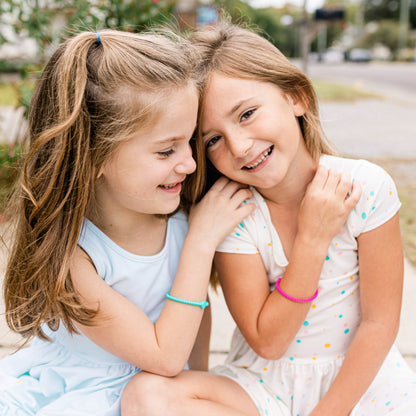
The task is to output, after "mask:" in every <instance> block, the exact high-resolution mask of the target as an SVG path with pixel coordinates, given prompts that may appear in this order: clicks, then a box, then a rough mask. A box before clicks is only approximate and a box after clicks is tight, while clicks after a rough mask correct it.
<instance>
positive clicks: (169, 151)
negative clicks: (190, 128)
mask: <svg viewBox="0 0 416 416" xmlns="http://www.w3.org/2000/svg"><path fill="white" fill-rule="evenodd" d="M174 152H175V151H174V150H173V149H169V150H165V151H163V152H157V154H158V155H160V156H163V157H168V156H170V155H172V154H173V153H174Z"/></svg>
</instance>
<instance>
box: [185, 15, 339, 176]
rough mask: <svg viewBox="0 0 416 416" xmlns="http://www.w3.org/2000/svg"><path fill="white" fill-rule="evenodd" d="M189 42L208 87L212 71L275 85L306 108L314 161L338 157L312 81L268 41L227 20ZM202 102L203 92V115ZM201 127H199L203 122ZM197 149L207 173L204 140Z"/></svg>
mask: <svg viewBox="0 0 416 416" xmlns="http://www.w3.org/2000/svg"><path fill="white" fill-rule="evenodd" d="M190 40H191V42H192V43H193V45H194V46H195V47H196V48H197V50H198V53H199V56H200V59H199V63H198V68H197V70H198V72H199V77H200V80H201V82H202V83H203V84H204V85H205V86H206V85H207V84H208V83H209V79H210V76H211V75H212V73H213V72H217V73H220V74H223V75H226V76H229V77H233V78H242V79H252V80H256V81H262V82H269V83H272V84H274V85H276V86H277V87H279V88H280V89H281V90H282V91H283V92H284V93H285V94H287V95H289V96H291V97H292V98H294V99H296V100H300V101H301V102H302V103H303V104H304V105H305V108H307V110H306V112H305V114H304V115H303V116H301V117H298V120H299V124H300V127H301V130H302V133H303V138H304V140H305V144H306V148H307V149H308V151H309V152H310V154H311V155H312V157H313V158H314V160H316V161H318V159H319V156H320V155H321V154H323V153H324V154H335V150H334V148H333V147H332V145H331V144H330V143H329V142H328V140H327V138H326V136H325V134H324V132H323V130H322V126H321V122H320V119H319V108H318V99H317V96H316V93H315V91H314V88H313V86H312V84H311V82H310V80H309V79H308V77H307V76H306V75H305V74H304V73H303V72H302V71H301V70H299V69H298V68H297V67H296V66H295V65H294V64H292V63H291V62H290V61H289V60H288V59H287V58H286V57H285V56H284V55H283V54H282V53H281V52H280V51H279V50H278V49H277V48H276V47H275V46H274V45H273V44H272V43H270V42H269V41H268V40H267V39H265V38H264V37H262V36H260V35H258V34H257V33H255V32H253V31H252V30H249V29H246V28H244V27H242V26H237V25H233V24H231V23H230V22H229V19H227V18H226V17H225V18H222V19H221V20H220V21H219V22H218V23H217V24H215V25H210V26H204V27H201V28H200V29H198V30H196V31H195V32H194V33H192V35H191V37H190ZM203 103H204V95H203V93H202V95H201V100H200V111H199V113H200V116H201V109H202V108H203ZM200 116H199V117H198V119H199V120H200ZM198 124H199V126H200V123H198ZM196 147H197V149H196V151H197V158H198V159H197V160H198V163H197V168H198V169H200V170H201V169H202V170H204V169H206V167H205V166H204V163H205V162H204V161H203V160H200V155H201V154H204V153H205V149H204V146H203V144H202V141H201V140H198V141H197V146H196ZM208 168H209V169H208V170H209V172H208V178H207V179H208V181H212V178H210V170H211V169H213V167H212V165H211V164H210V163H209V161H208ZM213 171H215V169H213ZM213 174H214V173H213Z"/></svg>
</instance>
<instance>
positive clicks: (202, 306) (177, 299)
mask: <svg viewBox="0 0 416 416" xmlns="http://www.w3.org/2000/svg"><path fill="white" fill-rule="evenodd" d="M166 297H167V298H168V299H169V300H173V301H174V302H178V303H184V304H185V305H192V306H199V307H200V308H201V309H205V308H206V307H207V306H208V305H209V302H207V301H206V300H205V301H204V302H192V301H190V300H184V299H179V298H175V297H173V296H171V294H170V293H166Z"/></svg>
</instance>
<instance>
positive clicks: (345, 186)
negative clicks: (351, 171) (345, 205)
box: [335, 173, 351, 199]
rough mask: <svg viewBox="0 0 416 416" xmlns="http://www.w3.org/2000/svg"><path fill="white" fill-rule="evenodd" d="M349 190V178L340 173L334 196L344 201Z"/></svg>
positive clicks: (345, 174)
mask: <svg viewBox="0 0 416 416" xmlns="http://www.w3.org/2000/svg"><path fill="white" fill-rule="evenodd" d="M350 190H351V176H350V175H348V174H347V173H341V175H340V179H339V182H338V186H337V189H336V191H335V193H336V195H338V196H340V197H341V198H343V199H345V198H347V197H348V195H349V193H350Z"/></svg>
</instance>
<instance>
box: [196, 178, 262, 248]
mask: <svg viewBox="0 0 416 416" xmlns="http://www.w3.org/2000/svg"><path fill="white" fill-rule="evenodd" d="M251 197H252V192H251V191H250V190H249V189H248V187H247V186H245V185H242V184H240V183H237V182H233V181H230V180H229V179H227V178H226V177H221V178H220V179H218V180H217V182H215V184H214V185H213V186H212V187H211V189H210V190H209V191H208V192H207V194H206V195H205V196H204V198H203V199H202V200H201V201H200V202H199V203H198V204H196V205H194V206H193V207H192V208H191V211H190V214H189V232H188V234H189V233H191V232H194V233H197V235H198V240H199V241H201V242H202V241H204V242H206V243H210V244H213V245H214V248H216V247H217V246H218V245H219V244H220V243H221V242H222V241H223V240H224V238H225V237H227V235H228V234H230V233H231V231H232V230H233V229H234V228H235V227H236V226H237V225H238V224H239V223H240V222H241V221H243V219H244V218H245V217H247V216H248V215H250V214H251V213H252V212H253V211H254V208H255V206H254V204H249V203H244V201H245V200H246V199H248V198H251Z"/></svg>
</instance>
